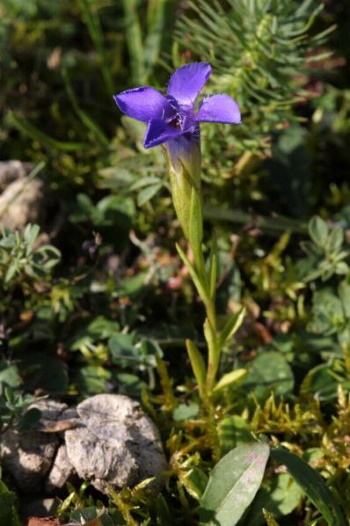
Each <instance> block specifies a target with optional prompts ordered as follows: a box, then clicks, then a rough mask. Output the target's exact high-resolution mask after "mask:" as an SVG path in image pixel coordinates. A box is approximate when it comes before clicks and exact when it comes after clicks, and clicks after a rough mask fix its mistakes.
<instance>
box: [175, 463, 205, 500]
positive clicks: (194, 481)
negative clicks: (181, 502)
mask: <svg viewBox="0 0 350 526" xmlns="http://www.w3.org/2000/svg"><path fill="white" fill-rule="evenodd" d="M181 482H182V483H183V485H184V486H185V488H186V489H187V491H188V493H189V494H190V495H191V497H193V498H194V499H196V500H198V501H199V500H200V499H201V497H202V495H203V493H204V491H205V488H206V486H207V484H208V477H207V475H206V474H205V473H204V471H202V470H201V469H199V468H197V467H196V466H194V467H193V468H191V470H190V471H189V472H188V473H186V475H185V476H184V477H183V478H182V479H181Z"/></svg>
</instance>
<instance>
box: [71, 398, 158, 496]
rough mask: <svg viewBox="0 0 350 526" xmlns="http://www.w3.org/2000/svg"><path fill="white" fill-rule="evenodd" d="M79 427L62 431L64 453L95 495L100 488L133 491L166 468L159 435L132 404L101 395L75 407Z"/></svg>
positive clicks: (102, 489) (133, 403)
mask: <svg viewBox="0 0 350 526" xmlns="http://www.w3.org/2000/svg"><path fill="white" fill-rule="evenodd" d="M77 412H78V415H79V416H80V418H81V423H82V427H79V428H76V429H72V430H68V431H66V434H65V437H66V446H67V454H68V457H69V460H70V462H71V464H72V465H73V466H74V468H75V469H76V471H77V473H78V475H79V476H80V477H81V478H83V479H84V480H89V481H90V482H91V484H92V485H93V486H95V487H96V488H97V489H99V490H100V491H105V489H104V484H105V482H108V483H109V484H111V485H113V486H116V487H122V486H124V485H128V486H133V485H135V484H137V483H139V482H141V481H142V480H144V479H146V478H150V477H155V481H154V482H153V484H152V486H153V487H154V488H156V487H158V486H159V484H160V483H161V478H162V477H161V474H162V472H163V471H164V470H165V469H166V468H167V462H166V459H165V456H164V453H163V450H162V446H161V442H160V438H159V434H158V430H157V428H156V426H155V425H154V423H153V422H152V420H151V419H150V418H149V417H148V416H147V415H145V413H144V412H143V411H142V409H141V407H140V406H139V404H138V403H137V402H135V401H134V400H131V399H130V398H128V397H127V396H123V395H112V394H101V395H96V396H93V397H91V398H88V399H87V400H85V401H84V402H82V403H81V404H79V405H78V407H77Z"/></svg>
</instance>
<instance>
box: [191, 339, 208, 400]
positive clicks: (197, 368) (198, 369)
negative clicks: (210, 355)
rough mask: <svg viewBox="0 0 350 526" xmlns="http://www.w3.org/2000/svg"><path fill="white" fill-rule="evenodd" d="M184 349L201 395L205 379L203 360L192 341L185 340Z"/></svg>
mask: <svg viewBox="0 0 350 526" xmlns="http://www.w3.org/2000/svg"><path fill="white" fill-rule="evenodd" d="M186 349H187V352H188V356H189V358H190V362H191V366H192V369H193V373H194V375H195V377H196V380H197V383H198V387H199V391H200V393H201V394H203V389H204V385H205V377H206V368H205V363H204V358H203V356H202V354H201V353H200V352H199V350H198V349H197V347H196V346H195V344H194V343H193V341H192V340H186Z"/></svg>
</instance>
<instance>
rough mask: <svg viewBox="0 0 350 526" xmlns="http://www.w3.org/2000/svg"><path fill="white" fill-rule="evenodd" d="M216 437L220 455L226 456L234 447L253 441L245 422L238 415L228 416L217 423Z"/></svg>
mask: <svg viewBox="0 0 350 526" xmlns="http://www.w3.org/2000/svg"><path fill="white" fill-rule="evenodd" d="M218 437H219V442H220V451H221V454H222V455H226V453H228V452H229V451H231V449H233V448H234V447H237V446H241V445H242V444H247V443H248V442H251V441H252V440H253V436H252V433H251V431H250V429H249V426H248V424H247V422H246V421H245V420H244V419H243V418H242V417H241V416H238V415H231V416H228V417H227V418H224V419H223V420H221V421H220V422H219V424H218Z"/></svg>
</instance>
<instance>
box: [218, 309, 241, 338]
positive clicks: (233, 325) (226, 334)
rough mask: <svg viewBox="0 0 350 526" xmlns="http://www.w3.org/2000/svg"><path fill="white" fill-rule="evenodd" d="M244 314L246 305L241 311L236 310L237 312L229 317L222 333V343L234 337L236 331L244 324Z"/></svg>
mask: <svg viewBox="0 0 350 526" xmlns="http://www.w3.org/2000/svg"><path fill="white" fill-rule="evenodd" d="M244 316H245V307H241V308H240V309H239V311H238V312H236V314H234V315H233V316H231V317H230V318H229V320H228V321H227V322H226V324H225V326H224V328H223V329H222V331H221V334H220V342H221V345H224V344H225V343H226V342H227V341H228V340H229V339H230V338H232V336H233V335H234V334H235V332H236V331H237V330H238V329H239V327H240V326H241V325H242V322H243V318H244Z"/></svg>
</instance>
